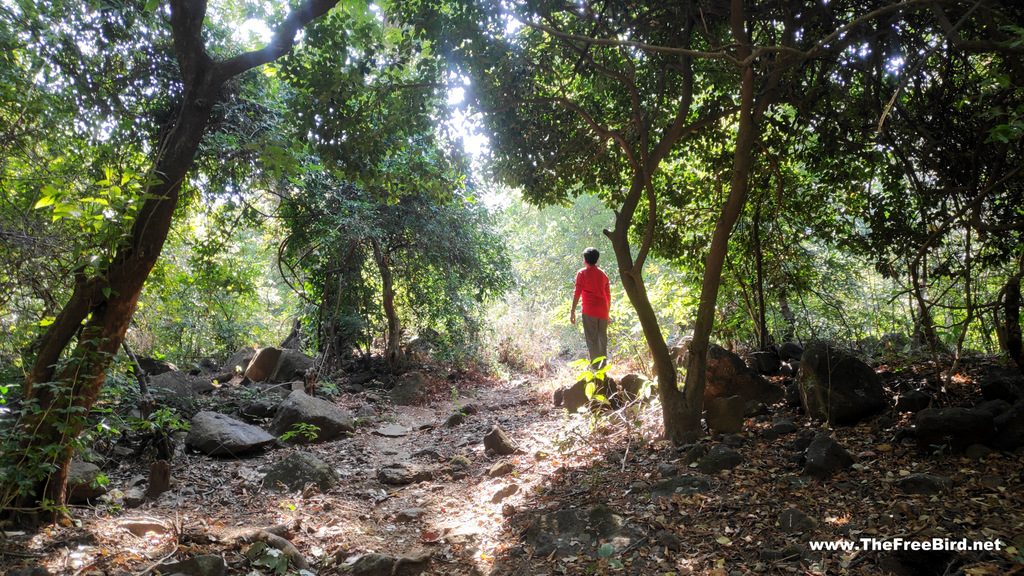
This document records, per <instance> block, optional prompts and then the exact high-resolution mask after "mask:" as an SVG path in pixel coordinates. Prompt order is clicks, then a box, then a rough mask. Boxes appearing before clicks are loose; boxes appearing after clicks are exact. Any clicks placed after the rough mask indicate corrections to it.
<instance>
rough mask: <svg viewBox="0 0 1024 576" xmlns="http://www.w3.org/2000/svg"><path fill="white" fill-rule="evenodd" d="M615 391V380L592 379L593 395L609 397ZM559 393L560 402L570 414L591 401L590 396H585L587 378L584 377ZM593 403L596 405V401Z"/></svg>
mask: <svg viewBox="0 0 1024 576" xmlns="http://www.w3.org/2000/svg"><path fill="white" fill-rule="evenodd" d="M615 391H616V388H615V381H614V380H613V379H611V378H608V377H606V378H604V379H603V380H595V381H594V396H597V395H600V396H603V397H605V398H610V397H611V396H612V394H613V393H615ZM561 393H562V394H561V398H562V401H561V404H562V406H563V407H564V408H565V409H566V411H568V412H569V413H570V414H575V413H576V412H578V411H579V409H580V408H582V407H584V406H587V405H589V404H590V403H591V400H590V398H587V380H586V379H584V378H581V379H579V380H577V381H576V383H575V384H573V385H572V386H567V387H565V388H563V389H562V390H561ZM556 394H557V392H556ZM594 405H595V407H596V406H597V405H598V403H597V402H595V403H594ZM556 406H557V404H556Z"/></svg>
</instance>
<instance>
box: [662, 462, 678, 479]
mask: <svg viewBox="0 0 1024 576" xmlns="http://www.w3.org/2000/svg"><path fill="white" fill-rule="evenodd" d="M658 474H660V475H661V477H662V478H671V477H673V476H675V475H676V474H679V468H678V467H677V466H675V465H674V464H669V463H667V462H662V463H661V464H658Z"/></svg>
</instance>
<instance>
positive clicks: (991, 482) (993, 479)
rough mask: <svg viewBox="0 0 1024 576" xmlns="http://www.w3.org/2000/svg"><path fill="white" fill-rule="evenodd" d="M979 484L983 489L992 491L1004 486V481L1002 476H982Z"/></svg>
mask: <svg viewBox="0 0 1024 576" xmlns="http://www.w3.org/2000/svg"><path fill="white" fill-rule="evenodd" d="M979 482H981V485H982V486H984V487H985V488H989V489H992V490H997V489H999V488H1002V487H1003V486H1005V485H1006V480H1003V477H1002V476H998V475H996V474H988V475H985V476H982V477H981V480H979Z"/></svg>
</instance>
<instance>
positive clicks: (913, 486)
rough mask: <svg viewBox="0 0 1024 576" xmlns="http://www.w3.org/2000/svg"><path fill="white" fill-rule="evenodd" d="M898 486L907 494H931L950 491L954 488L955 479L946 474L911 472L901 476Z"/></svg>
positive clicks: (897, 481)
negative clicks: (935, 474) (908, 474)
mask: <svg viewBox="0 0 1024 576" xmlns="http://www.w3.org/2000/svg"><path fill="white" fill-rule="evenodd" d="M895 485H896V488H898V489H899V490H900V491H902V492H904V493H906V494H922V495H925V496H931V495H934V494H941V493H942V492H948V491H949V490H951V489H952V488H953V480H952V479H951V478H947V477H945V476H933V475H932V474H911V475H910V476H904V477H902V478H899V479H897V480H896V482H895Z"/></svg>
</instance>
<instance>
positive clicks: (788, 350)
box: [779, 342, 804, 362]
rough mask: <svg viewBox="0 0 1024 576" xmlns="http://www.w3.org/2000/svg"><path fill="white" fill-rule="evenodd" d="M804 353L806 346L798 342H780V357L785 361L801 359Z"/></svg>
mask: <svg viewBox="0 0 1024 576" xmlns="http://www.w3.org/2000/svg"><path fill="white" fill-rule="evenodd" d="M803 355H804V347H803V346H801V345H799V344H797V343H796V342H783V343H782V344H779V359H780V360H782V361H783V362H790V361H792V360H800V358H802V357H803Z"/></svg>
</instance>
